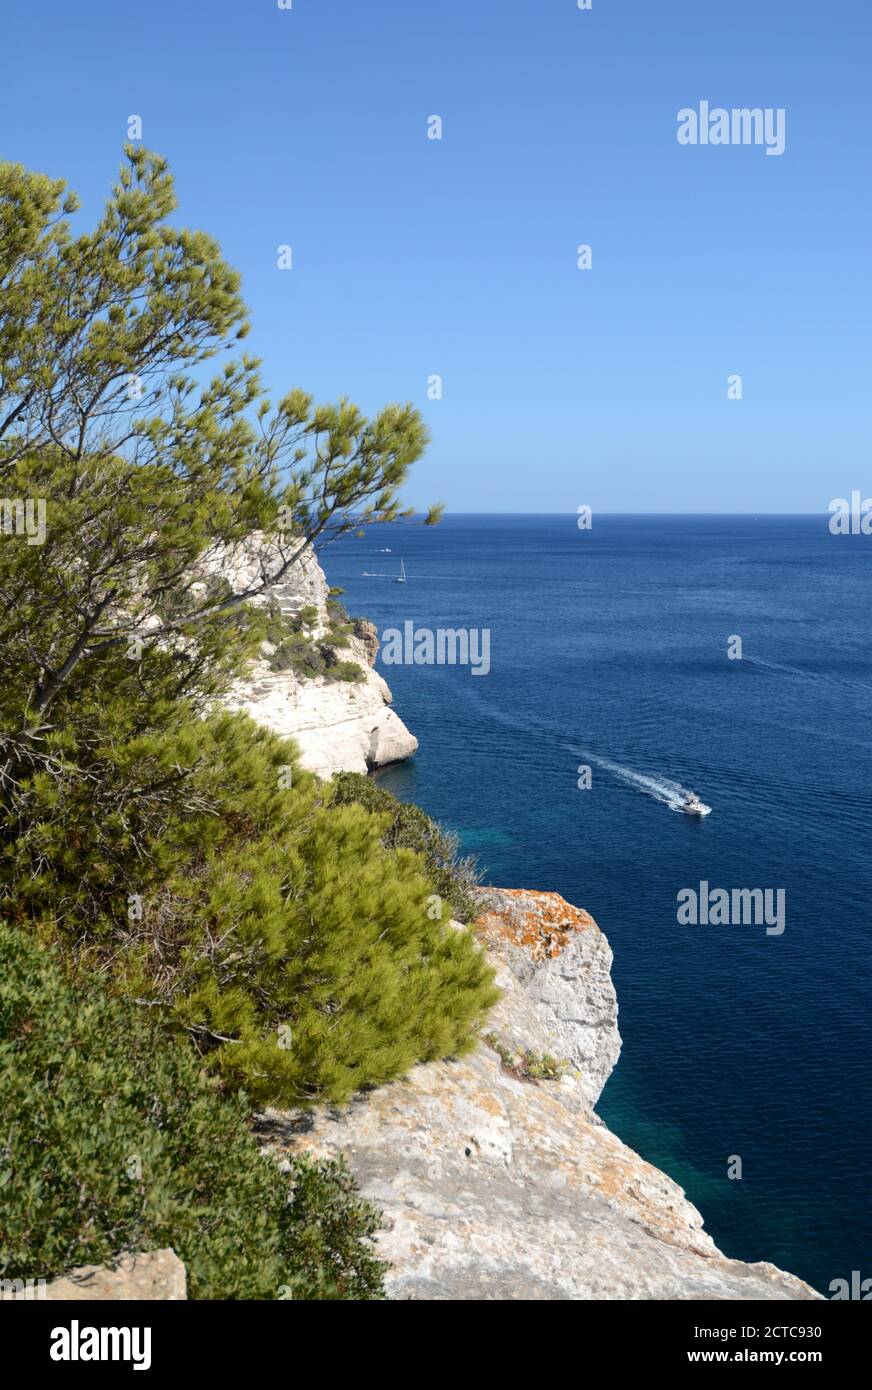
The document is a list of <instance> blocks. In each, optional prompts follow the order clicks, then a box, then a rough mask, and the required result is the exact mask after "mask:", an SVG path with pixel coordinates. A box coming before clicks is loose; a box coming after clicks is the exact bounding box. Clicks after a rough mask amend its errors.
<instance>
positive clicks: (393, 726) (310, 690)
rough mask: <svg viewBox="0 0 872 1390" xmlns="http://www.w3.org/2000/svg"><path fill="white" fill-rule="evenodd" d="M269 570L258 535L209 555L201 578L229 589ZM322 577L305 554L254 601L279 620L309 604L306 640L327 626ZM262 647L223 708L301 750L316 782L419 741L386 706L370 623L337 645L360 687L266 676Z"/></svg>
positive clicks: (367, 766) (378, 762)
mask: <svg viewBox="0 0 872 1390" xmlns="http://www.w3.org/2000/svg"><path fill="white" fill-rule="evenodd" d="M262 566H265V567H266V571H267V573H275V572H276V571H277V569H278V561H277V560H275V559H274V558H272V557H271V556H270V551H269V547H267V546H265V545H264V543H263V540H262V538H260V537H254V538H252V539H251V540H250V541H247V542H245V543H241V544H239V545H237V546H235V547H233V548H232V549H226V550H224V551H221V552H219V553H216V554H213V555H212V556H210V558H209V560H208V561H207V563H206V564H205V565H204V566H203V567H202V570H203V573H204V574H205V575H206V576H207V577H208V575H209V574H215V573H220V574H221V575H222V576H223V577H225V578H227V579H229V580H230V582H231V583H232V584H233V587H234V589H235V590H237V591H239V590H241V589H243V588H248V587H250V586H251V585H252V584H253V583H254V582H256V580H257V577H258V575H259V574H260V571H261V567H262ZM328 595H329V589H328V585H327V580H326V578H325V576H324V572H323V570H322V569H321V566H320V565H319V564H318V561H317V558H316V557H315V556H314V555H313V554H312V553H311V552H307V553H306V554H305V555H304V556H303V557H302V559H301V560H300V561H298V562H297V563H296V564H295V565H294V566H292V568H291V569H290V570H289V571H288V573H287V574H286V575H285V576H284V578H283V580H282V582H281V583H280V584H278V585H275V586H273V587H271V588H269V589H267V590H265V591H264V593H263V594H261V595H259V596H258V597H257V598H255V599H253V600H252V602H253V603H254V604H257V605H258V606H265V605H267V604H269V603H270V602H271V601H272V602H274V603H276V604H277V605H278V607H279V609H280V610H281V612H282V613H283V614H285V615H288V616H290V615H293V614H295V613H298V612H299V611H300V609H301V608H304V607H306V606H310V605H311V606H312V607H314V608H316V609H317V611H318V623H317V625H316V626H315V628H314V629H313V630H312V635H313V637H316V638H317V637H321V636H323V635H324V634H325V633H326V631H327V628H328V626H329V620H328V615H327V599H328ZM272 650H273V649H272V648H271V647H270V646H269V645H268V644H267V646H266V648H265V650H264V654H263V659H262V660H259V661H257V662H255V663H254V665H253V667H252V668H251V669H250V670H249V671H248V672H247V673H246V675H245V677H244V678H243V679H241V680H239V681H238V682H237V683H236V685H235V686H234V687H233V689H232V690H231V691H230V692H229V694H228V696H227V697H226V698H225V700H224V701H223V703H224V704H225V705H226V707H227V708H228V709H230V710H243V711H245V713H246V714H249V715H250V716H251V717H252V719H254V720H256V721H257V723H259V724H262V725H264V727H265V728H267V729H270V730H271V731H272V732H273V733H276V734H280V735H282V736H283V737H285V738H293V739H294V740H295V742H296V744H297V747H298V748H299V750H300V761H301V763H302V764H303V766H304V767H305V768H308V770H309V771H310V772H314V773H316V774H317V775H318V776H319V777H332V776H333V774H334V773H335V772H340V771H347V772H368V771H371V770H373V769H374V768H378V767H384V766H385V765H386V764H387V763H393V762H399V761H400V760H401V759H403V758H408V757H410V756H411V755H412V753H414V752H415V749H416V748H417V747H418V740H417V739H416V738H415V737H414V736H413V735H412V734H410V733H409V730H408V729H407V728H406V726H405V724H404V723H403V722H402V720H401V719H400V718H399V717H398V715H397V714H395V712H394V711H393V710H392V709H391V700H392V696H391V692H390V690H389V689H388V685H387V682H386V681H385V680H383V678H382V677H381V676H380V675H379V674H378V672H377V671H375V670H374V669H373V662H374V661H375V657H376V653H377V651H378V637H377V634H376V630H375V628H374V627H373V626H372V625H371V624H369V623H362V624H359V625H358V628H357V631H356V633H355V634H354V635H351V636H349V637H348V638H347V640H346V642H345V643H344V644H343V646H342V647H341V648H340V647H337V649H336V651H337V657H338V658H339V659H340V660H342V661H354V662H356V663H357V664H358V665H359V666H360V667H361V669H362V670H363V672H364V680H363V681H361V682H359V683H354V682H346V681H330V680H327V679H325V678H324V677H323V676H319V677H315V678H314V679H301V678H299V677H297V676H296V675H295V674H294V672H293V671H290V670H286V671H273V670H271V668H270V663H269V656H270V655H271V652H272Z"/></svg>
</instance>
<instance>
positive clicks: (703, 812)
mask: <svg viewBox="0 0 872 1390" xmlns="http://www.w3.org/2000/svg"><path fill="white" fill-rule="evenodd" d="M572 751H573V752H574V753H577V754H578V756H579V757H580V758H585V759H586V760H587V761H588V762H591V763H595V764H596V766H597V767H602V768H605V769H606V771H607V772H613V773H614V774H615V776H616V777H619V778H620V779H621V781H622V782H626V783H627V785H628V786H630V787H635V788H636V790H637V791H639V792H642V794H643V795H644V796H651V797H653V798H654V800H655V801H659V802H661V803H662V805H664V806H668V807H669V809H670V811H681V812H683V813H684V814H685V815H686V814H687V812H688V805H687V802H688V798H689V797H695V795H696V793H695V792H694V791H693V790H692V789H691V788H690V787H683V786H682V785H681V783H680V782H673V781H672V779H671V778H669V777H648V776H647V775H646V774H645V773H644V772H634V771H633V769H632V768H631V767H624V765H623V763H615V762H612V761H611V759H610V758H598V757H597V756H596V754H595V753H585V752H583V751H579V749H577V748H574V749H573V750H572ZM711 809H712V808H711V806H706V805H705V803H704V802H699V803H698V804H697V805H696V807H695V814H696V815H700V816H707V815H708V814H709V812H710V811H711Z"/></svg>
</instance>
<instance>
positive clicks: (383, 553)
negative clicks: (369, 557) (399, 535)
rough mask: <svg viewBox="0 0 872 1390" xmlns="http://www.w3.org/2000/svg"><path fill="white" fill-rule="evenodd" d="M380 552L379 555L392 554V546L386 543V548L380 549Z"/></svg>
mask: <svg viewBox="0 0 872 1390" xmlns="http://www.w3.org/2000/svg"><path fill="white" fill-rule="evenodd" d="M378 553H379V555H390V553H391V548H390V546H389V545H386V546H385V547H384V549H383V550H380V551H379V552H378Z"/></svg>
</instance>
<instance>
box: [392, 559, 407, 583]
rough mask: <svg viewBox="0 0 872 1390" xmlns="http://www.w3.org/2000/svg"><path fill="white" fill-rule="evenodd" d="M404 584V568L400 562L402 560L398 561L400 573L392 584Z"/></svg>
mask: <svg viewBox="0 0 872 1390" xmlns="http://www.w3.org/2000/svg"><path fill="white" fill-rule="evenodd" d="M405 582H406V566H405V565H404V564H403V562H402V560H401V561H400V572H399V574H398V575H397V577H396V578H395V580H394V583H395V584H405Z"/></svg>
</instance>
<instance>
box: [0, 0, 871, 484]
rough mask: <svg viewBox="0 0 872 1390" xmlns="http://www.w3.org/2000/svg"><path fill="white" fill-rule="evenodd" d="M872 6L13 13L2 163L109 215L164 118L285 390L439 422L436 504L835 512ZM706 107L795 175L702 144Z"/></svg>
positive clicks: (863, 198)
mask: <svg viewBox="0 0 872 1390" xmlns="http://www.w3.org/2000/svg"><path fill="white" fill-rule="evenodd" d="M870 10H872V6H870V4H869V0H826V3H824V0H820V2H819V3H818V0H765V3H764V0H730V3H714V0H708V2H707V3H704V0H593V9H592V10H591V11H590V12H586V11H580V10H578V9H577V6H576V3H575V0H294V7H293V9H292V10H291V11H282V10H279V9H278V7H277V5H276V3H275V0H212V3H205V0H199V2H197V0H193V2H192V0H173V3H170V0H149V2H148V3H147V4H123V3H118V0H79V3H76V4H72V3H69V0H64V2H63V3H62V2H61V0H40V3H38V4H36V3H34V0H3V20H2V35H3V49H4V55H3V82H2V87H0V154H2V155H3V156H4V157H6V158H12V159H16V160H20V161H22V162H24V163H25V164H27V165H29V166H32V167H35V168H39V169H42V170H45V171H47V172H50V173H51V174H54V175H63V176H64V177H66V178H68V179H69V181H70V182H71V183H72V184H73V186H74V187H76V188H77V189H78V191H79V192H80V194H81V195H82V197H83V199H84V212H85V216H86V218H91V217H92V216H93V215H94V214H95V213H96V210H97V209H98V207H99V204H100V202H101V200H102V198H103V197H104V195H105V192H106V190H107V188H108V185H109V182H110V180H111V178H112V176H113V174H114V171H115V168H116V165H117V163H118V158H119V154H120V149H121V145H122V143H123V141H124V139H125V135H126V128H127V118H128V116H129V115H131V114H138V115H141V116H142V118H143V123H144V129H143V140H144V143H145V144H146V145H148V146H149V147H151V148H153V149H157V150H159V151H160V152H161V153H163V154H165V155H167V156H168V157H169V159H170V161H171V163H172V165H173V168H174V170H175V173H176V176H177V181H178V191H179V196H180V202H181V206H180V210H179V214H178V216H179V219H180V220H182V221H184V222H185V223H186V224H188V225H191V226H202V227H204V228H206V229H207V230H209V231H211V232H212V233H214V234H215V235H216V236H217V237H218V238H219V240H220V241H221V243H222V246H223V248H224V251H225V254H226V255H227V257H228V259H229V260H231V261H232V262H233V263H234V264H235V265H236V266H237V267H238V268H239V269H240V270H241V271H242V274H243V278H244V288H245V293H246V297H247V300H248V303H249V305H250V307H251V310H252V315H253V325H254V326H253V333H252V336H251V339H250V341H249V346H250V347H251V348H252V349H253V350H254V351H256V352H257V353H258V354H259V355H261V356H262V357H263V358H264V362H265V375H266V377H267V379H268V381H269V382H270V383H271V384H272V385H273V386H274V387H275V389H277V390H278V389H285V388H287V387H289V386H291V385H301V386H304V387H305V388H307V389H309V390H312V391H314V392H315V393H316V394H317V395H319V396H322V397H331V398H332V397H335V396H336V395H338V394H340V393H347V394H349V395H351V396H352V398H354V399H355V400H357V401H358V402H359V403H360V404H361V405H362V406H363V407H364V408H366V409H374V408H376V407H377V406H378V405H379V404H381V403H383V402H385V401H388V400H396V399H400V400H406V399H411V400H414V401H416V402H417V403H418V404H419V405H420V406H421V408H422V410H423V411H424V413H425V415H426V417H427V419H428V421H429V422H430V425H431V427H432V432H433V445H432V447H431V449H430V451H429V453H428V456H427V459H426V461H425V462H424V463H422V464H421V465H420V466H419V470H418V475H417V480H416V483H415V486H414V488H413V489H412V490H411V499H412V500H416V501H419V502H426V501H429V500H431V499H433V498H437V497H439V498H442V499H444V501H445V502H446V503H447V504H448V506H449V508H450V509H452V510H469V511H562V510H572V511H574V510H575V509H576V507H577V506H578V505H579V504H580V503H587V504H590V505H592V506H594V507H596V508H600V509H604V510H612V511H649V510H650V511H661V510H663V511H673V510H674V511H685V510H687V511H707V510H711V511H720V510H724V511H758V510H759V511H821V510H824V509H825V508H826V504H827V502H828V500H829V499H830V498H831V497H833V496H835V495H846V494H847V493H848V492H849V491H850V489H851V488H852V487H859V488H861V489H862V490H863V492H864V496H865V495H869V494H870V493H872V450H870V443H872V437H870V436H872V431H870V426H872V412H870V399H872V397H870V387H872V351H870V332H872V327H870V324H872V318H870V254H872V240H870V231H872V227H870V211H872V194H870V188H872V183H870V164H872V161H870V152H872V84H870V81H869V63H870V55H872V17H870ZM702 99H705V100H708V101H710V102H711V103H712V104H713V105H721V106H725V107H733V106H763V107H767V106H768V107H784V108H785V109H786V113H787V148H786V151H785V153H784V154H783V155H782V156H780V157H771V156H766V154H765V152H764V150H763V149H761V148H759V147H738V148H736V147H725V148H715V147H711V146H710V147H708V148H688V147H682V146H680V145H679V144H678V143H677V141H676V138H675V132H676V113H677V112H678V110H679V109H680V108H681V107H684V106H696V105H697V104H698V102H699V101H700V100H702ZM433 114H438V115H440V116H441V117H442V118H443V120H444V138H443V140H442V141H441V142H437V141H431V140H428V139H427V138H426V120H427V117H428V116H430V115H433ZM582 242H586V243H590V244H591V245H592V247H593V269H592V270H591V271H589V272H582V271H579V270H578V269H577V268H576V264H575V248H576V246H577V245H578V244H579V243H582ZM282 243H289V244H290V245H292V247H293V251H294V260H295V265H294V269H293V270H292V271H290V272H282V271H280V270H278V269H277V268H276V251H277V247H278V246H279V245H280V244H282ZM431 373H439V374H441V375H442V377H443V378H444V398H443V399H442V400H441V401H438V402H437V401H428V400H427V397H426V383H427V378H428V376H429V375H430V374H431ZM731 373H741V375H742V377H743V393H744V398H743V400H742V401H741V402H739V401H728V399H727V387H726V383H727V377H728V375H729V374H731Z"/></svg>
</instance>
